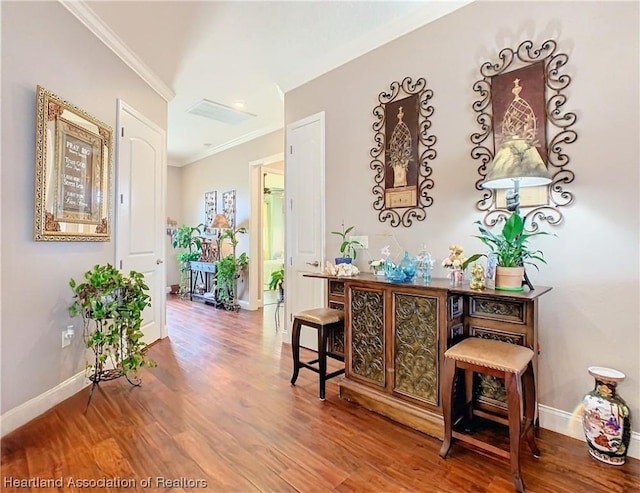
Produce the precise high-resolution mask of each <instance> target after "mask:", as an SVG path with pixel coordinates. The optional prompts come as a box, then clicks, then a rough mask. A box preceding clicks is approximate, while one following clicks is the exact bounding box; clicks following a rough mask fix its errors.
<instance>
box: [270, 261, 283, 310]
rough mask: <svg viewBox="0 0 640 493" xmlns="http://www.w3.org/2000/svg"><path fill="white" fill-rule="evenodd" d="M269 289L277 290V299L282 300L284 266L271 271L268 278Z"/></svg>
mask: <svg viewBox="0 0 640 493" xmlns="http://www.w3.org/2000/svg"><path fill="white" fill-rule="evenodd" d="M269 289H270V290H272V291H276V290H277V291H278V301H280V302H282V301H284V266H282V267H280V268H279V269H277V270H274V271H273V272H271V277H270V279H269Z"/></svg>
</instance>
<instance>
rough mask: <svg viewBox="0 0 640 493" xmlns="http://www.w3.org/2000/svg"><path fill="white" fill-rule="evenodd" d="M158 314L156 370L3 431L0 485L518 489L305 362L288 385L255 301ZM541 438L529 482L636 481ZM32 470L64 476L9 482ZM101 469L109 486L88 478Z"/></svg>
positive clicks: (633, 487) (639, 469) (576, 445)
mask: <svg viewBox="0 0 640 493" xmlns="http://www.w3.org/2000/svg"><path fill="white" fill-rule="evenodd" d="M167 317H168V325H169V337H168V338H167V339H164V340H162V341H160V342H158V343H156V344H155V345H154V346H153V347H152V348H151V349H150V351H149V354H150V356H151V357H153V358H154V359H155V360H156V361H157V363H158V367H157V368H154V369H146V370H144V371H143V372H142V378H143V385H142V387H140V388H133V387H131V386H129V385H128V384H127V383H126V381H121V380H118V381H113V382H106V383H104V384H101V386H100V388H99V389H98V390H97V391H96V392H95V393H94V396H93V401H92V403H91V406H90V407H89V409H88V410H87V412H86V413H85V405H86V402H87V395H88V389H85V390H84V391H82V392H80V393H79V394H77V395H75V396H73V397H71V398H70V399H68V400H66V401H65V402H63V403H61V404H60V405H58V406H56V407H55V408H54V409H52V410H51V411H49V412H47V413H46V414H45V415H43V416H41V417H40V418H38V419H36V420H34V421H32V422H31V423H29V424H27V425H25V426H24V427H22V428H20V429H18V430H16V431H15V432H13V433H11V434H9V435H7V436H6V437H5V438H4V439H3V440H2V463H1V465H2V469H1V477H2V479H1V481H2V483H0V490H2V491H20V492H24V491H38V492H44V491H79V492H80V491H82V492H87V491H95V492H98V491H99V492H120V491H140V492H145V491H146V492H149V491H172V492H180V491H213V492H252V491H262V492H278V493H279V492H295V491H300V492H325V491H336V492H369V491H370V492H376V493H381V492H397V491H398V492H399V491H405V492H450V493H460V492H479V493H481V492H495V493H498V492H509V493H511V492H512V491H513V489H512V486H511V480H510V476H509V465H508V463H507V462H506V461H503V460H502V459H495V458H492V457H489V456H487V455H483V454H481V453H478V452H475V451H473V450H471V449H469V448H467V447H465V446H463V445H459V444H455V443H454V445H453V447H452V450H451V452H450V455H449V458H448V459H447V460H446V461H444V460H442V459H440V458H439V456H438V451H439V449H440V442H439V441H438V440H436V439H434V438H431V437H429V436H425V435H422V434H420V433H418V432H415V431H413V430H410V429H408V428H405V427H403V426H400V425H398V424H396V423H393V422H391V421H389V420H387V419H385V418H383V417H380V416H378V415H376V414H373V413H370V412H368V411H366V410H365V409H362V408H360V407H358V406H356V405H353V404H350V403H348V402H345V401H341V400H340V399H339V397H338V385H337V379H334V380H331V381H330V382H329V383H328V386H327V399H326V400H325V401H324V402H322V401H319V400H318V398H317V379H316V375H315V374H313V373H311V372H309V371H306V370H301V372H300V377H299V379H298V384H297V385H296V386H295V387H292V386H291V385H290V384H289V379H290V376H291V361H290V347H289V346H288V345H282V344H281V342H280V334H279V333H278V334H277V333H276V332H275V329H274V325H273V312H272V313H271V314H269V316H265V322H266V323H265V324H264V327H263V323H262V322H263V317H262V312H249V311H245V310H243V311H240V312H239V313H228V312H224V311H218V310H215V309H214V308H211V307H208V306H205V305H202V304H199V303H190V302H185V301H182V300H178V299H176V298H171V299H170V301H169V303H168V314H167ZM309 355H310V353H309ZM539 446H540V449H541V451H542V457H541V458H540V459H538V460H535V459H533V458H532V457H530V455H529V454H527V453H525V454H524V461H523V465H522V473H523V477H524V480H525V482H526V485H527V491H528V492H531V493H534V492H539V493H541V492H548V493H562V492H569V493H576V492H578V493H598V492H607V493H610V492H619V493H623V492H624V493H627V492H638V491H640V461H637V460H628V462H627V464H626V465H625V466H623V467H614V466H606V465H604V464H601V463H599V462H597V461H595V460H593V459H591V458H590V457H589V456H588V454H587V451H586V445H585V444H584V443H582V442H580V441H578V440H573V439H570V438H567V437H564V436H562V435H558V434H555V433H552V432H549V431H546V430H540V437H539ZM524 450H526V449H523V451H524ZM29 478H35V479H37V480H40V481H43V480H47V479H49V480H57V479H59V478H62V481H63V484H64V486H63V487H61V488H39V489H38V488H29V487H26V488H20V489H18V488H15V487H11V486H9V483H7V479H13V480H14V481H15V480H28V479H29ZM101 478H110V480H111V484H109V483H108V482H106V483H95V484H94V483H91V481H96V480H99V479H101ZM149 478H150V479H149ZM146 481H150V485H149V486H147V483H146ZM170 481H175V482H174V483H171V482H170ZM205 483H206V486H204V484H205ZM42 484H43V483H41V485H42ZM45 484H46V483H45ZM74 485H75V487H74Z"/></svg>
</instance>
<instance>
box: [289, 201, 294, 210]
mask: <svg viewBox="0 0 640 493" xmlns="http://www.w3.org/2000/svg"><path fill="white" fill-rule="evenodd" d="M289 210H293V199H289Z"/></svg>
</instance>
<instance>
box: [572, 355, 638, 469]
mask: <svg viewBox="0 0 640 493" xmlns="http://www.w3.org/2000/svg"><path fill="white" fill-rule="evenodd" d="M589 374H590V375H591V376H592V377H593V378H594V379H595V387H594V389H593V390H592V391H591V392H589V393H588V394H587V395H585V396H584V399H583V401H582V407H583V410H584V411H583V415H582V426H583V428H584V434H585V437H586V439H587V444H588V445H589V453H590V454H591V456H592V457H594V458H595V459H597V460H599V461H601V462H605V463H606V464H612V465H615V466H621V465H622V464H624V461H625V458H626V456H627V449H628V448H629V442H630V440H631V421H630V417H629V407H628V406H627V404H626V402H625V401H624V399H623V398H622V397H620V396H619V395H618V394H617V391H616V390H617V389H616V387H617V385H618V383H619V382H622V380H624V378H625V375H624V373H622V372H619V371H617V370H613V369H611V368H602V367H599V366H591V367H589Z"/></svg>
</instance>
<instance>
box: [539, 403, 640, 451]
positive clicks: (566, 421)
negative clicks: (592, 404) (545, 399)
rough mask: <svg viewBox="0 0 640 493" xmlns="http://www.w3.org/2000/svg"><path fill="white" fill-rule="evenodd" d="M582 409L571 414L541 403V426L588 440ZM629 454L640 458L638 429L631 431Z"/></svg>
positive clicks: (639, 434)
mask: <svg viewBox="0 0 640 493" xmlns="http://www.w3.org/2000/svg"><path fill="white" fill-rule="evenodd" d="M581 409H582V407H580V409H579V410H577V411H576V412H574V413H573V414H571V413H568V412H566V411H561V410H560V409H555V408H553V407H549V406H544V405H542V404H539V405H538V412H539V416H540V427H541V428H544V429H546V430H551V431H555V432H556V433H560V434H561V435H566V436H569V437H571V438H576V439H578V440H580V441H583V442H586V440H585V438H584V432H583V431H582V412H581ZM586 448H587V445H585V451H586ZM627 456H629V457H633V458H634V459H640V433H638V432H637V431H632V432H631V443H630V444H629V450H628V451H627Z"/></svg>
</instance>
